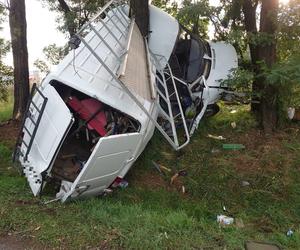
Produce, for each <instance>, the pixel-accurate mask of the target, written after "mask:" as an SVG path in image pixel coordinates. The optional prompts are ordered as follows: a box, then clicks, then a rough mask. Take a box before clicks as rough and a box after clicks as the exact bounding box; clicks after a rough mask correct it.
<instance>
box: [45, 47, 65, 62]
mask: <svg viewBox="0 0 300 250" xmlns="http://www.w3.org/2000/svg"><path fill="white" fill-rule="evenodd" d="M43 52H44V54H45V56H46V58H47V60H48V61H49V62H50V63H51V64H52V65H57V64H58V63H59V62H60V61H61V60H62V59H63V58H64V56H65V55H66V54H67V53H68V48H67V47H66V46H57V45H56V44H55V43H53V44H50V45H48V46H47V47H45V48H44V49H43Z"/></svg>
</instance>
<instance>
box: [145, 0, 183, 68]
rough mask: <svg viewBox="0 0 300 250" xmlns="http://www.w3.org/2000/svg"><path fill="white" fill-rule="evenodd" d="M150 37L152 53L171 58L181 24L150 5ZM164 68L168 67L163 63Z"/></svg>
mask: <svg viewBox="0 0 300 250" xmlns="http://www.w3.org/2000/svg"><path fill="white" fill-rule="evenodd" d="M149 13H150V35H149V48H150V50H151V52H152V53H154V54H158V55H161V56H163V57H165V58H167V59H168V58H169V57H170V55H171V53H172V52H173V49H174V45H175V43H176V40H177V37H178V32H179V23H178V21H177V20H176V19H175V18H174V17H172V16H170V15H169V14H168V13H166V12H164V11H162V10H161V9H159V8H157V7H155V6H153V5H150V6H149ZM162 66H163V67H165V66H166V65H165V64H164V63H162Z"/></svg>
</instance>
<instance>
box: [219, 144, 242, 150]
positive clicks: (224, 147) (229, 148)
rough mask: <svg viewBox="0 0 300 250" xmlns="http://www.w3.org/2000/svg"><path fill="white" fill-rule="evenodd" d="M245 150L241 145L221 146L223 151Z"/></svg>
mask: <svg viewBox="0 0 300 250" xmlns="http://www.w3.org/2000/svg"><path fill="white" fill-rule="evenodd" d="M245 148H246V147H245V146H244V145H243V144H223V149H226V150H240V149H245Z"/></svg>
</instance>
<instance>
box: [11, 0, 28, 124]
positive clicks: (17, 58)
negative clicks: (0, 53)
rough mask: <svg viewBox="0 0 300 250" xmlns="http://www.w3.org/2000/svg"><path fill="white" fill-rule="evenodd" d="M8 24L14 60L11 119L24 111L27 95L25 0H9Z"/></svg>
mask: <svg viewBox="0 0 300 250" xmlns="http://www.w3.org/2000/svg"><path fill="white" fill-rule="evenodd" d="M9 25H10V34H11V46H12V52H13V61H14V109H13V119H19V118H20V117H21V115H22V114H23V113H24V111H25V108H26V103H27V100H28V97H29V70H28V51H27V25H26V11H25V0H10V4H9Z"/></svg>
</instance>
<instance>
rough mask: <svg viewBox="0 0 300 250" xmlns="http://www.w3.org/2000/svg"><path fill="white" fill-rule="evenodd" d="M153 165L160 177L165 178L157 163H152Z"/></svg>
mask: <svg viewBox="0 0 300 250" xmlns="http://www.w3.org/2000/svg"><path fill="white" fill-rule="evenodd" d="M152 165H153V167H154V168H155V169H156V170H157V171H158V172H159V174H160V175H162V176H165V173H164V172H163V171H161V169H160V166H159V165H158V164H157V163H156V162H155V161H152Z"/></svg>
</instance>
